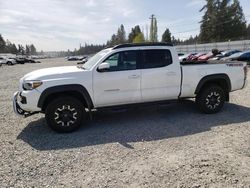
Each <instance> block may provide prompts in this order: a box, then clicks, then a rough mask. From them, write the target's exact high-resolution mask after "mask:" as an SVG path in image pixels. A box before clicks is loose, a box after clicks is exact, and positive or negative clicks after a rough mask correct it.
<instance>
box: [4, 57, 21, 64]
mask: <svg viewBox="0 0 250 188" xmlns="http://www.w3.org/2000/svg"><path fill="white" fill-rule="evenodd" d="M16 63H17V62H16V60H15V59H11V58H7V57H0V64H1V65H3V64H6V65H15V64H16Z"/></svg>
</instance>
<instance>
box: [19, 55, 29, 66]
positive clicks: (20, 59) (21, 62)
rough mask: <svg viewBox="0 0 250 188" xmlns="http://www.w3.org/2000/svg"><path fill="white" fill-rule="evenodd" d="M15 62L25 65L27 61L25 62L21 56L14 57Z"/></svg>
mask: <svg viewBox="0 0 250 188" xmlns="http://www.w3.org/2000/svg"><path fill="white" fill-rule="evenodd" d="M16 62H17V63H18V64H24V63H27V62H28V61H27V59H26V58H25V57H23V56H17V57H16Z"/></svg>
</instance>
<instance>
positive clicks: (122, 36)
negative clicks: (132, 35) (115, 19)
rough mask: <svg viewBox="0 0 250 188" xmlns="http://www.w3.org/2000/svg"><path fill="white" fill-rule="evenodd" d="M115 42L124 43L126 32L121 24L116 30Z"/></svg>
mask: <svg viewBox="0 0 250 188" xmlns="http://www.w3.org/2000/svg"><path fill="white" fill-rule="evenodd" d="M117 43H118V44H124V43H126V32H125V29H124V26H123V25H121V26H120V27H119V28H118V31H117Z"/></svg>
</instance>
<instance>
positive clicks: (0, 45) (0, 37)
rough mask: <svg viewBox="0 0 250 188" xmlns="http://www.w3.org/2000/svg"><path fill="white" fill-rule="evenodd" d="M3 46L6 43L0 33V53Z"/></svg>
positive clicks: (4, 46)
mask: <svg viewBox="0 0 250 188" xmlns="http://www.w3.org/2000/svg"><path fill="white" fill-rule="evenodd" d="M5 48H6V43H5V41H4V39H3V37H2V35H1V34H0V53H4V52H5Z"/></svg>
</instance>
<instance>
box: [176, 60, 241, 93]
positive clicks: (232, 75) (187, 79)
mask: <svg viewBox="0 0 250 188" xmlns="http://www.w3.org/2000/svg"><path fill="white" fill-rule="evenodd" d="M244 66H246V63H245V62H239V61H221V60H216V61H202V62H184V63H181V69H182V90H181V97H184V98H185V97H195V93H194V92H195V90H196V87H197V85H198V84H199V81H200V80H201V79H202V78H204V77H206V76H209V75H217V74H224V75H227V76H228V77H229V79H230V82H231V86H232V88H231V91H235V90H238V89H242V88H243V86H244V83H245V81H244V79H245V78H244Z"/></svg>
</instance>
